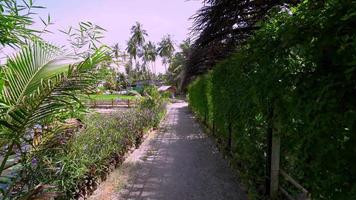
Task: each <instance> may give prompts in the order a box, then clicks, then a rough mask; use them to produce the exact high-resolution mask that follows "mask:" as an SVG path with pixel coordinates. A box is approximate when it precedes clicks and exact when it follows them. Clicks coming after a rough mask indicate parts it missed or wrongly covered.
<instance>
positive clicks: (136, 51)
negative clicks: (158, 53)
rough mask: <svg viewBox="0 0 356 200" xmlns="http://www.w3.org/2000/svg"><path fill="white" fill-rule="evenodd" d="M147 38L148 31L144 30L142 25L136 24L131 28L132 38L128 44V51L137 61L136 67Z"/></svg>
mask: <svg viewBox="0 0 356 200" xmlns="http://www.w3.org/2000/svg"><path fill="white" fill-rule="evenodd" d="M146 36H147V32H146V30H144V29H143V27H142V24H140V23H139V22H136V24H135V25H133V26H132V27H131V37H130V39H129V41H128V42H127V48H126V51H127V52H128V53H129V55H130V56H131V59H132V58H133V59H134V60H135V65H136V66H137V57H138V56H139V55H140V54H141V52H142V48H143V46H144V44H145V41H146V39H145V37H146Z"/></svg>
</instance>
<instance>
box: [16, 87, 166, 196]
mask: <svg viewBox="0 0 356 200" xmlns="http://www.w3.org/2000/svg"><path fill="white" fill-rule="evenodd" d="M150 94H151V95H153V93H150ZM150 98H152V96H150ZM155 98H160V96H155ZM147 101H149V100H147V99H146V100H143V101H142V102H141V104H140V106H139V108H138V109H130V110H128V111H118V112H115V113H112V114H107V115H101V114H97V113H92V114H89V115H88V116H87V117H85V119H84V121H83V123H84V125H85V128H84V129H83V130H81V131H80V132H78V133H75V134H74V135H71V134H69V135H68V132H66V131H64V130H63V129H61V130H58V131H57V133H55V134H52V136H48V137H47V138H46V139H44V142H43V143H42V144H41V145H40V146H39V147H38V148H37V149H35V150H33V151H32V152H31V155H29V156H28V160H27V162H26V163H27V164H26V165H25V168H24V170H23V171H22V173H23V174H24V177H25V178H24V179H23V180H22V182H24V183H25V184H26V185H27V187H28V188H33V187H34V186H36V185H38V184H43V185H50V186H53V188H51V189H50V190H49V191H52V192H53V191H54V192H57V193H58V194H60V197H61V198H63V199H70V198H76V197H78V195H85V192H86V191H85V188H87V189H88V188H89V191H90V190H93V189H95V186H96V184H97V183H96V182H97V180H98V179H100V177H102V176H104V177H105V176H106V174H107V173H108V172H109V167H111V166H110V163H112V162H114V164H115V165H118V164H119V163H120V162H121V161H122V158H123V155H124V154H125V153H126V152H127V151H128V149H129V148H130V147H132V146H134V145H135V146H136V147H137V146H138V145H139V144H140V143H141V140H142V137H143V134H144V132H146V131H147V130H148V129H149V128H151V127H154V126H157V125H158V123H159V121H160V119H161V118H162V116H163V113H164V106H163V103H164V101H163V100H154V103H147ZM20 193H21V191H19V192H18V193H17V194H16V195H17V197H19V196H21V195H20ZM14 198H15V197H14Z"/></svg>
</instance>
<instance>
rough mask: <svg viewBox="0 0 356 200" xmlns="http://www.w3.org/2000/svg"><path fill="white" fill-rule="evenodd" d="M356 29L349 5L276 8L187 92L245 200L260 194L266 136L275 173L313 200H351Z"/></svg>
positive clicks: (355, 192) (355, 188)
mask: <svg viewBox="0 0 356 200" xmlns="http://www.w3.org/2000/svg"><path fill="white" fill-rule="evenodd" d="M355 22H356V4H355V2H354V1H348V0H346V1H345V0H343V1H341V0H328V1H305V2H303V3H301V4H299V5H298V6H296V7H293V8H291V9H288V8H286V7H278V8H274V9H272V10H271V11H270V12H269V14H268V16H267V19H266V20H265V21H263V22H259V23H260V24H261V28H260V29H259V30H257V31H256V32H255V33H254V34H253V36H252V37H250V38H249V39H248V40H247V42H246V43H245V44H244V45H241V46H239V47H238V48H237V49H236V51H235V53H234V54H233V55H232V56H230V57H229V58H227V59H225V60H223V61H220V62H219V63H218V64H217V65H216V66H214V68H213V70H211V71H210V72H209V73H207V74H205V75H202V76H200V77H199V78H197V79H196V80H195V81H194V82H193V83H192V84H191V85H190V87H189V103H190V107H191V109H192V110H193V111H194V112H195V113H196V114H197V116H198V117H199V118H200V119H201V120H203V121H204V122H206V124H207V125H208V127H210V129H211V130H212V133H213V135H214V136H215V137H216V138H217V140H218V141H219V143H220V144H221V146H222V147H223V149H224V150H226V153H228V154H229V155H231V157H232V163H233V165H234V166H235V167H236V169H238V170H239V172H240V175H241V177H242V179H243V180H244V183H245V185H246V186H247V187H248V190H249V194H250V197H251V199H255V198H259V197H261V194H263V193H264V190H265V188H264V180H265V177H266V176H267V174H266V170H265V168H266V160H267V151H268V149H267V135H268V133H269V132H272V133H273V134H278V135H279V136H280V137H281V145H282V146H281V168H282V169H284V170H285V171H287V172H288V173H289V174H290V175H291V176H292V177H294V178H295V179H296V180H297V181H298V182H299V183H301V184H302V185H303V186H304V187H305V188H307V190H308V191H309V192H310V193H311V195H312V199H332V200H336V199H355V198H356V184H355V183H356V165H355V162H354V156H355V155H356V149H355V145H356V135H355V128H356V127H355V125H356V121H355V119H356V113H355V106H356V104H355V98H356V96H355V94H356V91H355V85H356V62H355V59H356V58H355V55H356V51H355V50H356V32H355V27H354V24H355ZM281 184H282V185H283V186H284V187H285V188H287V189H288V190H289V192H290V193H292V194H293V188H292V187H290V186H289V185H285V184H286V183H284V182H283V181H282V183H281ZM256 194H257V195H256ZM258 196H259V197H258Z"/></svg>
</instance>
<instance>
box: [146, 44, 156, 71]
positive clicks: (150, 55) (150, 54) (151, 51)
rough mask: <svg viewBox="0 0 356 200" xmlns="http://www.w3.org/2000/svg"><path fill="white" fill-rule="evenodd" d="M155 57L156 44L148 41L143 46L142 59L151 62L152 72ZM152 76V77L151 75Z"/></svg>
mask: <svg viewBox="0 0 356 200" xmlns="http://www.w3.org/2000/svg"><path fill="white" fill-rule="evenodd" d="M156 58H157V48H156V45H155V44H154V43H153V42H151V41H149V42H148V43H147V44H145V45H144V46H143V60H144V63H145V64H146V63H149V62H151V64H152V65H151V68H152V71H151V72H152V73H155V62H156ZM151 78H152V77H151Z"/></svg>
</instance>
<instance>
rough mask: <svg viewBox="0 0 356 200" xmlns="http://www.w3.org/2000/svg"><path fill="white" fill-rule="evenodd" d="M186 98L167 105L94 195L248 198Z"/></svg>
mask: <svg viewBox="0 0 356 200" xmlns="http://www.w3.org/2000/svg"><path fill="white" fill-rule="evenodd" d="M232 174H233V173H232V171H231V170H230V168H229V167H228V163H227V161H226V160H224V159H223V157H222V155H221V154H220V153H219V152H218V151H217V149H216V147H215V145H214V143H213V141H211V139H210V138H208V137H207V136H206V135H205V134H204V133H203V132H202V130H201V128H200V126H199V124H198V123H197V122H196V121H195V119H194V117H193V116H192V114H190V112H189V110H188V108H187V103H174V104H171V105H169V106H168V113H167V117H166V119H165V120H164V121H163V123H162V125H161V127H160V129H159V130H158V131H157V132H156V133H151V134H150V135H149V136H148V138H147V139H146V140H145V141H144V142H143V143H142V145H141V146H140V148H139V149H136V150H135V151H134V152H133V153H132V154H131V155H130V156H129V157H128V158H127V159H126V160H125V162H124V163H123V165H122V166H121V167H120V168H118V169H117V170H115V171H114V172H113V173H112V174H111V175H110V177H109V178H108V179H107V180H106V181H105V182H103V183H102V184H101V185H100V186H99V188H98V189H97V190H96V191H95V193H94V194H93V195H92V196H91V197H90V198H89V199H91V200H106V199H134V200H136V199H159V200H220V199H221V200H225V199H227V200H235V199H236V200H245V199H247V196H246V194H245V192H244V191H243V189H241V185H240V184H239V183H238V182H237V180H236V178H235V177H234V176H233V175H232Z"/></svg>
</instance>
